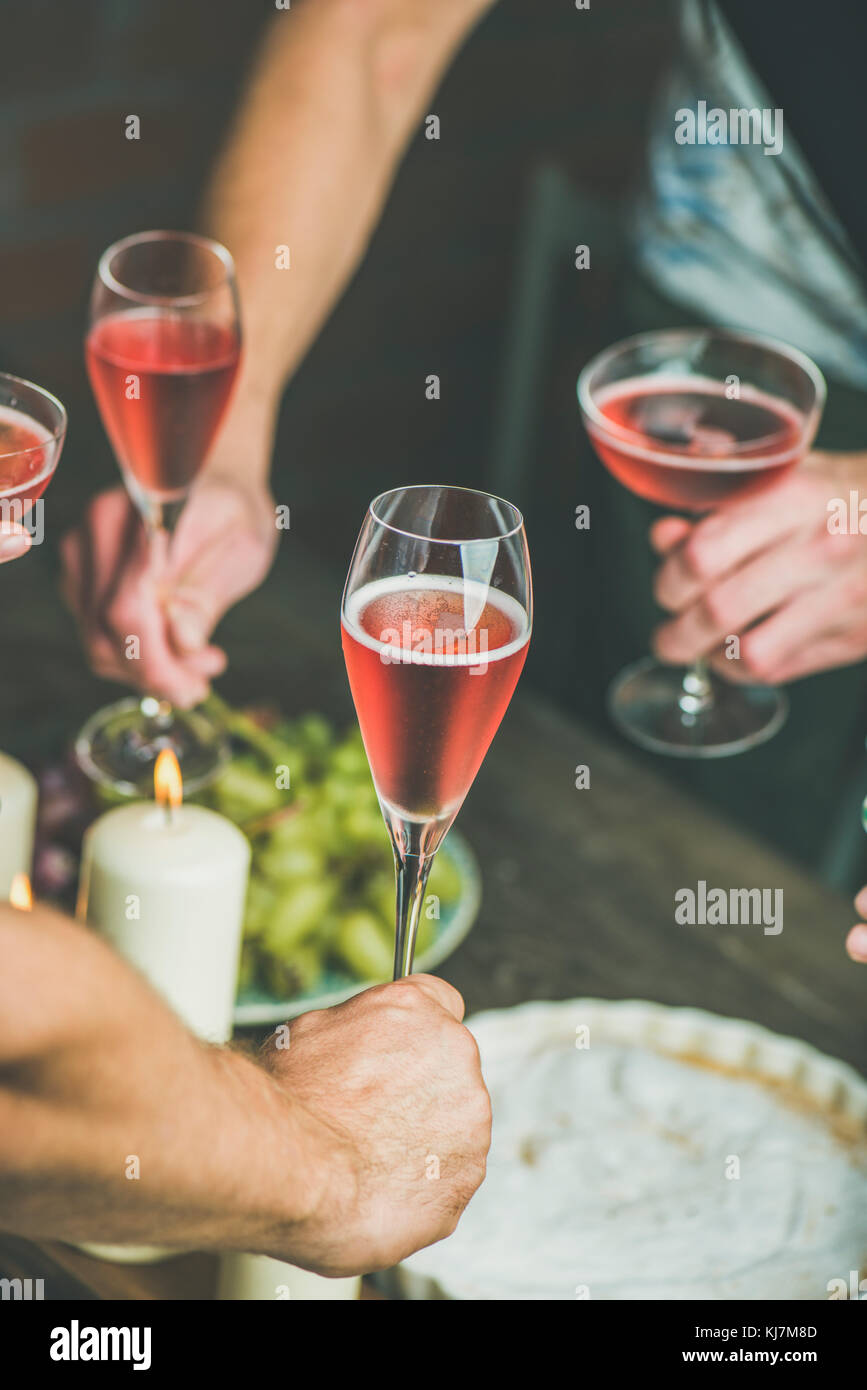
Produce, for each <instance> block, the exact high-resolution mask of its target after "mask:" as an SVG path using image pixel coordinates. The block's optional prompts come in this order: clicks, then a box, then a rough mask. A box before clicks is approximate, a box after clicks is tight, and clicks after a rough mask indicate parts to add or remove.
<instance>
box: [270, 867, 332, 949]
mask: <svg viewBox="0 0 867 1390" xmlns="http://www.w3.org/2000/svg"><path fill="white" fill-rule="evenodd" d="M335 889H336V885H335V884H334V883H332V882H328V881H326V880H320V881H319V882H315V883H313V882H307V883H297V884H295V886H294V887H292V888H287V889H285V890H284V891H283V892H282V893H280V894H279V896H278V897H277V899H276V901H275V903H274V907H273V909H272V912H271V916H270V918H269V919H268V921H267V922H266V923H265V926H264V928H263V930H262V941H263V944H264V946H265V947H266V949H267V950H269V951H271V952H273V953H274V954H275V955H277V956H280V957H281V959H284V960H285V959H288V958H289V957H290V956H291V954H292V952H293V950H294V948H295V947H296V946H297V944H298V942H299V941H303V940H304V938H305V937H307V936H310V935H311V934H312V933H313V932H314V931H315V930H316V928H317V927H318V925H319V923H320V922H321V920H322V918H323V917H324V916H325V914H326V913H327V911H328V909H329V908H330V906H331V904H332V901H333V899H334V896H335Z"/></svg>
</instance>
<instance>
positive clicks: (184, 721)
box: [75, 697, 229, 798]
mask: <svg viewBox="0 0 867 1390" xmlns="http://www.w3.org/2000/svg"><path fill="white" fill-rule="evenodd" d="M143 703H144V705H145V708H147V707H148V705H152V706H153V712H151V711H148V713H145V709H143V708H142V705H143ZM164 748H170V749H171V750H172V752H173V753H174V754H175V756H176V758H177V760H178V762H179V763H180V766H181V774H182V776H183V779H184V791H185V793H192V792H196V791H199V790H200V789H201V788H202V787H205V786H207V784H208V783H209V782H211V781H212V780H213V778H214V777H215V776H216V775H217V773H218V772H219V771H220V768H221V767H223V765H224V764H225V763H226V761H227V760H228V757H229V745H228V742H227V740H226V738H225V735H224V734H223V732H222V730H220V729H218V728H217V726H216V725H215V724H213V723H212V722H211V720H210V719H208V717H207V716H206V715H205V714H203V713H202V712H201V710H182V709H170V710H168V711H167V712H166V709H165V707H163V706H162V705H160V703H159V702H158V701H156V700H153V701H147V700H146V701H144V702H142V701H141V700H137V699H136V698H135V697H132V698H129V699H126V700H118V702H117V704H114V705H106V707H105V709H101V710H97V712H96V714H94V715H92V716H91V718H90V719H89V720H88V721H87V723H86V724H85V726H84V728H83V729H82V730H81V733H80V734H79V735H78V738H77V739H76V741H75V757H76V760H77V762H78V765H79V767H80V768H81V769H82V771H83V772H86V773H87V776H88V777H90V778H92V780H93V781H94V782H99V783H100V784H101V785H102V786H104V787H111V788H112V789H113V790H114V791H116V792H119V793H121V794H122V795H125V796H141V797H145V798H152V797H153V794H154V764H155V762H156V760H157V757H158V756H159V754H160V753H161V752H162V751H163V749H164Z"/></svg>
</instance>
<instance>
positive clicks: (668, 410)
mask: <svg viewBox="0 0 867 1390" xmlns="http://www.w3.org/2000/svg"><path fill="white" fill-rule="evenodd" d="M596 404H597V406H598V408H599V410H600V411H601V412H602V414H603V415H604V416H605V417H606V419H607V420H608V421H609V422H610V425H611V429H610V430H608V429H605V428H604V427H602V426H601V425H600V424H599V423H598V422H595V421H592V420H588V421H587V430H588V433H589V435H590V437H591V439H592V440H593V444H594V447H595V449H596V452H597V453H598V454H599V457H600V458H601V459H602V462H603V463H604V464H605V466H606V468H607V469H608V470H609V472H611V473H613V474H614V476H615V478H617V479H618V480H619V481H620V482H621V483H623V484H624V485H625V486H626V487H628V488H630V489H631V491H632V492H636V493H638V495H639V497H646V498H648V499H649V500H650V501H651V502H658V503H660V504H661V505H662V506H664V507H676V508H679V509H680V510H683V511H693V512H703V511H708V510H710V509H711V508H713V507H717V506H719V504H720V503H721V502H729V501H732V500H734V499H740V498H742V497H747V496H749V495H750V494H751V493H752V492H755V491H758V490H759V489H760V488H763V487H766V486H767V485H768V484H769V483H771V482H773V481H775V480H776V479H777V478H779V477H780V476H781V475H782V474H783V473H785V472H786V471H787V470H788V469H789V468H792V467H793V466H794V465H795V464H796V463H797V462H798V460H799V459H800V458H801V456H802V454H803V452H804V443H803V441H804V417H803V415H802V414H801V412H800V411H798V410H797V409H796V408H795V407H794V406H792V405H790V404H789V403H788V402H787V401H784V400H780V399H779V398H778V397H776V396H769V395H765V394H764V393H762V392H759V391H755V390H753V389H752V388H751V387H746V386H745V387H742V388H741V394H740V397H739V398H738V399H729V397H728V396H727V395H726V387H725V385H724V383H723V382H721V381H712V380H709V379H705V378H702V377H683V378H681V379H678V378H672V377H664V378H660V377H657V376H647V377H634V378H632V379H630V380H627V381H619V382H617V383H616V384H614V385H612V386H609V387H607V388H606V389H605V390H603V391H600V392H599V394H598V395H597V397H596ZM626 431H628V434H626V433H621V432H626Z"/></svg>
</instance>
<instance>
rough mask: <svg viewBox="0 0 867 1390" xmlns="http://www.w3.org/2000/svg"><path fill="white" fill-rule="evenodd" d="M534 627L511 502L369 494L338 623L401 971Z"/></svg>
mask: <svg viewBox="0 0 867 1390" xmlns="http://www.w3.org/2000/svg"><path fill="white" fill-rule="evenodd" d="M532 625H533V592H532V583H531V578H530V557H529V553H528V550H527V540H526V536H525V534H524V522H523V519H522V517H521V514H520V512H519V511H518V510H517V508H516V507H513V506H512V505H511V503H509V502H504V501H503V500H502V499H501V498H499V497H491V496H489V495H488V494H487V493H485V492H473V491H471V490H469V489H467V488H459V487H446V486H442V485H437V486H429V487H403V488H396V489H394V491H392V492H385V493H383V494H382V495H381V496H380V497H377V498H375V499H374V501H373V502H371V504H370V508H369V510H368V514H367V517H366V519H365V522H364V525H363V526H362V528H361V533H360V535H359V537H358V541H357V544H356V547H355V553H354V555H353V557H352V563H351V565H350V567H349V574H348V576H347V580H346V588H345V590H344V594H343V605H342V609H341V630H342V638H343V654H344V657H345V660H346V670H347V673H348V676H349V684H350V687H351V690H352V698H353V700H354V701H355V709H356V712H357V714H358V722H359V724H360V726H361V734H362V737H363V739H364V746H365V749H366V750H367V757H368V761H369V763H370V770H371V773H372V775H373V781H374V784H375V786H376V791H377V795H378V797H379V804H380V806H381V807H382V814H383V816H384V818H385V823H386V826H387V827H388V831H389V834H390V836H391V841H392V847H393V849H394V861H395V870H396V875H397V905H396V939H395V956H394V978H395V979H396V980H397V979H399V978H400V977H401V976H403V975H409V974H410V973H411V971H412V960H413V951H414V947H415V938H416V932H417V929H418V923H419V917H420V914H421V908H422V904H423V900H424V891H425V886H426V884H427V880H428V875H429V873H430V869H431V865H432V863H433V857H434V855H435V854H436V851H437V849H438V848H439V846H440V845H441V844H442V841H443V839H444V837H445V835H446V832H447V831H448V829H449V827H450V826H451V824H452V822H453V820H454V818H455V816H456V815H457V813H458V811H459V810H460V807H461V805H462V803H463V800H464V797H465V796H466V794H467V792H468V791H469V789H470V787H471V786H472V783H473V779H474V778H475V775H476V773H477V772H478V770H479V767H480V766H481V763H482V760H483V758H484V756H485V754H486V752H487V751H488V746H489V744H490V742H491V739H492V738H493V737H494V734H495V733H496V732H497V729H498V727H499V724H500V721H501V719H502V717H503V715H504V714H505V712H506V707H507V705H508V703H509V701H510V699H511V698H512V694H513V692H514V689H515V686H516V684H517V681H518V677H519V676H520V674H521V669H522V667H523V665H524V661H525V658H526V656H527V648H528V646H529V642H530V632H531V629H532Z"/></svg>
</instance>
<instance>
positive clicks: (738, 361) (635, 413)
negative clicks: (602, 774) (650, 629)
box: [578, 328, 825, 758]
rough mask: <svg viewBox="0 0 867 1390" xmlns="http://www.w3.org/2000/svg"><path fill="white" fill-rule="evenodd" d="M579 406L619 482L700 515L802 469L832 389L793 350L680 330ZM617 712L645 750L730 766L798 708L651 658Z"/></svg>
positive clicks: (615, 689)
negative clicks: (729, 758) (730, 759)
mask: <svg viewBox="0 0 867 1390" xmlns="http://www.w3.org/2000/svg"><path fill="white" fill-rule="evenodd" d="M578 400H579V403H580V406H581V412H582V415H583V418H584V424H585V426H586V428H587V433H588V434H589V436H590V438H591V440H592V442H593V445H594V447H595V449H596V452H597V453H598V455H599V457H600V458H601V460H602V462H603V463H604V464H605V466H606V468H607V469H608V470H609V472H610V473H612V474H613V475H614V477H615V478H617V479H618V481H619V482H621V483H623V484H624V486H625V487H627V488H629V489H630V491H632V492H634V493H636V494H637V495H638V496H639V497H645V498H647V499H649V500H650V501H651V502H656V503H658V504H659V505H661V506H663V507H666V508H667V509H669V510H673V511H682V512H687V513H690V514H692V515H693V516H695V515H697V514H701V513H706V512H710V511H713V510H714V509H715V508H718V507H725V506H726V505H727V504H728V503H731V502H742V501H743V500H744V499H746V498H749V497H751V496H753V495H755V494H757V493H759V492H761V491H763V490H764V489H765V488H767V487H769V486H771V485H773V483H774V482H776V481H777V480H778V479H779V478H781V477H783V476H784V475H785V474H786V473H788V472H789V470H790V469H792V468H794V467H795V466H796V465H797V464H798V463H799V462H800V461H801V460H802V459H803V457H804V455H805V454H806V452H807V450H808V449H809V447H810V444H811V442H812V440H813V438H814V436H815V433H816V430H817V428H818V425H819V419H820V417H821V413H822V407H823V405H824V402H825V382H824V379H823V377H822V374H821V372H820V371H819V369H818V367H816V366H815V364H814V363H813V362H811V361H810V359H809V357H806V356H805V355H804V353H802V352H798V351H797V350H796V349H795V348H790V347H787V346H786V345H785V344H784V343H778V342H775V341H773V340H772V339H769V338H762V337H758V336H755V335H753V334H747V333H729V332H725V331H723V330H717V329H706V328H689V329H672V330H666V331H661V332H656V333H644V334H641V335H639V336H638V337H635V338H628V339H626V340H625V341H624V342H622V343H618V344H617V345H616V346H614V347H611V348H608V349H607V350H606V351H605V352H602V353H600V354H599V356H598V357H594V358H593V360H592V361H591V362H588V364H587V366H586V367H585V368H584V370H583V371H582V373H581V375H580V376H579V378H578ZM733 635H737V634H733ZM708 655H709V653H708ZM608 708H609V711H610V713H611V716H612V718H613V720H614V722H615V723H616V724H617V725H618V727H619V728H620V729H621V730H622V731H623V733H625V734H627V735H628V736H629V737H630V738H631V739H633V740H634V741H635V742H636V743H639V744H641V745H643V746H644V747H645V748H650V749H652V750H653V751H654V752H657V753H668V754H670V755H672V756H675V757H680V758H719V757H724V756H726V755H727V754H731V753H741V752H743V751H745V750H746V749H748V748H753V747H755V746H756V745H757V744H759V743H763V742H764V741H765V740H766V739H768V738H770V737H771V736H772V735H773V734H775V733H776V732H777V730H778V729H779V728H780V727H781V725H782V724H783V722H784V721H785V718H786V714H787V712H788V701H787V699H786V696H785V695H784V694H783V692H782V691H779V690H775V689H773V688H772V687H770V686H767V685H734V684H730V683H729V682H728V681H726V680H724V679H722V678H721V677H720V676H718V675H716V674H715V673H714V672H712V671H711V670H710V669H709V667H708V664H707V661H706V660H705V659H702V660H700V661H697V662H696V663H695V665H694V666H691V667H690V668H689V669H688V670H686V671H684V670H683V669H682V668H678V667H675V666H669V665H665V664H664V663H662V662H660V661H655V660H653V659H651V658H650V657H647V658H645V659H644V660H642V661H638V662H636V663H635V664H634V665H633V666H629V667H627V669H626V670H625V671H623V672H622V673H621V674H620V675H619V676H618V677H617V679H616V680H615V681H614V683H613V685H612V686H611V689H610V691H609V695H608Z"/></svg>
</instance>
